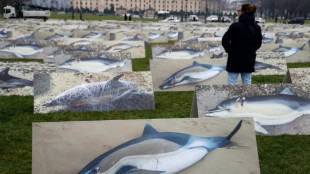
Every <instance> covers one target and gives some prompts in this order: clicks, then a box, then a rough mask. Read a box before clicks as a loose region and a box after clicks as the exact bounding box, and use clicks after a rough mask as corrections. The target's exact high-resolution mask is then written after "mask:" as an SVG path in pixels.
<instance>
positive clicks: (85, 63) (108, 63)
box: [58, 58, 126, 73]
mask: <svg viewBox="0 0 310 174" xmlns="http://www.w3.org/2000/svg"><path fill="white" fill-rule="evenodd" d="M125 64H126V61H125V60H123V61H115V60H111V59H102V58H92V59H88V58H86V59H83V58H82V59H78V60H75V59H70V60H68V61H66V62H65V63H64V64H62V65H60V66H58V68H61V69H71V70H75V71H78V72H82V73H86V72H104V71H107V70H109V69H112V68H116V67H122V66H124V65H125Z"/></svg>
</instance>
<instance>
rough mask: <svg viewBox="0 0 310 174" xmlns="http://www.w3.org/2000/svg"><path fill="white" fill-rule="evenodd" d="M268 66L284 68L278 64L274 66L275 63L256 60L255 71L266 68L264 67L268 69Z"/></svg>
mask: <svg viewBox="0 0 310 174" xmlns="http://www.w3.org/2000/svg"><path fill="white" fill-rule="evenodd" d="M268 68H270V69H277V70H282V69H281V68H279V67H278V66H273V65H270V64H267V63H263V62H259V61H256V62H255V65H254V69H255V71H258V70H264V69H268Z"/></svg>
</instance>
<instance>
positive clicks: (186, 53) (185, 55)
mask: <svg viewBox="0 0 310 174" xmlns="http://www.w3.org/2000/svg"><path fill="white" fill-rule="evenodd" d="M204 55H206V51H205V50H193V49H177V50H164V51H162V52H161V53H159V54H158V55H155V58H157V59H194V58H198V57H202V56H204Z"/></svg>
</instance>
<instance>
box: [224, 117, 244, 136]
mask: <svg viewBox="0 0 310 174" xmlns="http://www.w3.org/2000/svg"><path fill="white" fill-rule="evenodd" d="M241 124H242V120H240V121H239V123H238V124H237V126H236V127H235V129H234V130H233V131H232V132H231V133H230V134H229V135H228V136H227V137H226V139H227V140H230V139H231V137H233V136H234V135H235V134H236V133H237V132H238V131H239V129H240V127H241Z"/></svg>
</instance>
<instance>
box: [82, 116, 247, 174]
mask: <svg viewBox="0 0 310 174" xmlns="http://www.w3.org/2000/svg"><path fill="white" fill-rule="evenodd" d="M241 124H242V120H241V121H240V122H239V123H238V124H237V126H236V127H235V128H234V129H233V131H232V132H231V133H230V134H229V135H228V136H227V137H199V136H194V135H189V134H182V133H175V132H158V131H157V130H156V129H154V128H153V127H152V126H151V125H149V124H146V125H145V127H144V130H143V134H142V136H141V137H138V138H135V139H132V140H129V141H127V142H125V143H123V144H121V145H119V146H117V147H115V148H113V149H111V150H109V151H108V152H106V153H104V154H102V155H100V156H98V157H97V158H96V159H94V160H93V161H91V162H90V163H89V164H87V165H86V166H85V167H84V168H83V169H82V170H81V171H80V172H79V174H99V173H104V174H121V173H124V174H125V173H126V174H127V173H128V174H129V173H149V174H151V173H154V174H155V173H158V174H159V173H166V174H169V173H177V172H180V171H181V170H184V169H186V168H188V167H190V166H192V165H194V164H195V163H197V162H198V161H200V160H201V159H202V158H204V157H205V156H206V155H207V154H208V153H209V152H211V151H212V150H215V149H216V148H221V147H224V146H226V145H228V144H229V143H230V139H231V138H232V137H233V136H234V135H235V134H236V133H237V132H238V131H239V129H240V127H241Z"/></svg>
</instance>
